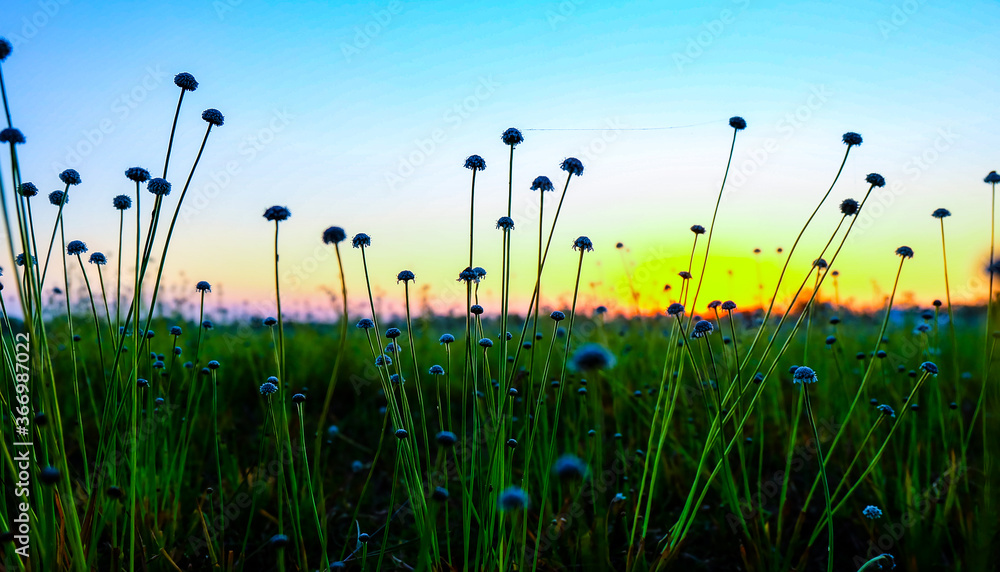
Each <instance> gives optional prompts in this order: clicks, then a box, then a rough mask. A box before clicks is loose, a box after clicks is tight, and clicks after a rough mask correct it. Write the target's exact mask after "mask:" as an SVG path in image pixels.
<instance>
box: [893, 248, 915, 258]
mask: <svg viewBox="0 0 1000 572" xmlns="http://www.w3.org/2000/svg"><path fill="white" fill-rule="evenodd" d="M896 254H898V255H900V256H902V257H903V258H913V249H912V248H910V247H909V246H900V247H899V248H897V249H896Z"/></svg>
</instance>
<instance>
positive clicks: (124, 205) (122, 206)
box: [111, 195, 132, 211]
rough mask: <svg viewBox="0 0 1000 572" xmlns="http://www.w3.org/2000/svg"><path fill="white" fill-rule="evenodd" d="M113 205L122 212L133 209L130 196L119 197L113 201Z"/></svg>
mask: <svg viewBox="0 0 1000 572" xmlns="http://www.w3.org/2000/svg"><path fill="white" fill-rule="evenodd" d="M111 204H112V205H114V207H115V208H116V209H118V210H120V211H124V210H128V209H130V208H132V197H130V196H128V195H118V196H116V197H115V198H113V199H111Z"/></svg>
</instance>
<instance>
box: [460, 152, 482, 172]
mask: <svg viewBox="0 0 1000 572" xmlns="http://www.w3.org/2000/svg"><path fill="white" fill-rule="evenodd" d="M465 168H466V169H472V170H473V172H475V171H485V170H486V161H485V160H484V159H483V158H482V157H480V156H479V155H470V156H469V158H468V159H466V160H465Z"/></svg>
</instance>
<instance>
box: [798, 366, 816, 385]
mask: <svg viewBox="0 0 1000 572" xmlns="http://www.w3.org/2000/svg"><path fill="white" fill-rule="evenodd" d="M816 381H818V380H817V378H816V372H815V371H813V370H812V369H811V368H808V367H806V366H802V367H800V368H796V370H795V375H793V376H792V382H793V383H802V384H805V383H816Z"/></svg>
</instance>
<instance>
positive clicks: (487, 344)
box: [479, 338, 493, 348]
mask: <svg viewBox="0 0 1000 572" xmlns="http://www.w3.org/2000/svg"><path fill="white" fill-rule="evenodd" d="M479 345H480V347H483V348H492V347H493V340H491V339H489V338H482V339H480V340H479Z"/></svg>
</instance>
